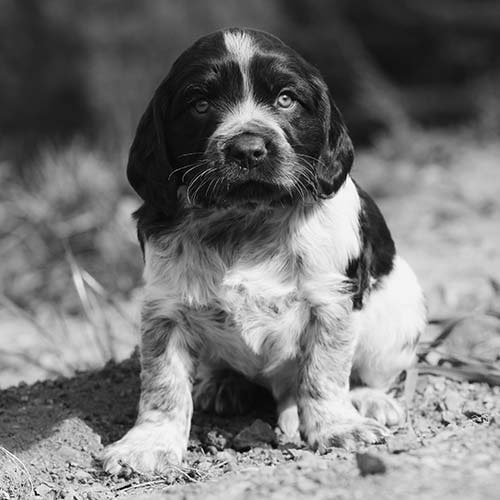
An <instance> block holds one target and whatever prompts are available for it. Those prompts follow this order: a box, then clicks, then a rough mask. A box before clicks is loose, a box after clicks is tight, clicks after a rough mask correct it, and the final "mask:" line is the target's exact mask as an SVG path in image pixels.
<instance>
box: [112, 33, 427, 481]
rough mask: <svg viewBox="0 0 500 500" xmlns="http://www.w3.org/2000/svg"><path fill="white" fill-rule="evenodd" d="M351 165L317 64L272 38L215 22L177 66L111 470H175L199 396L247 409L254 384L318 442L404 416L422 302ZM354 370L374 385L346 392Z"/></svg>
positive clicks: (146, 218) (144, 193) (148, 204)
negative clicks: (399, 387)
mask: <svg viewBox="0 0 500 500" xmlns="http://www.w3.org/2000/svg"><path fill="white" fill-rule="evenodd" d="M282 92H288V93H289V95H290V96H293V97H292V100H293V102H292V105H291V106H289V107H286V108H282V107H280V105H279V104H278V100H277V97H278V96H279V95H280V93H282ZM200 99H201V102H202V105H201V106H198V105H196V103H199V102H200ZM193 103H195V104H193ZM199 109H201V112H198V111H197V110H199ZM241 136H244V137H245V138H246V137H247V136H250V137H258V138H259V141H260V142H258V144H260V146H259V147H261V150H260V152H259V158H258V160H256V159H255V158H254V157H253V156H249V155H251V154H253V150H252V149H250V150H248V149H243V150H242V151H243V153H242V154H243V155H247V156H243V157H235V156H232V153H231V150H230V148H228V144H233V143H234V140H237V139H238V138H240V137H241ZM254 143H255V141H254V142H251V141H250V142H248V143H245V142H242V143H241V144H242V145H243V146H241V147H245V148H248V147H254V146H252V144H254ZM248 144H250V146H248ZM262 148H263V149H262ZM261 153H262V154H261ZM352 160H353V153H352V144H351V142H350V140H349V138H348V135H347V132H346V128H345V126H344V125H343V122H342V119H341V117H340V114H339V112H338V110H337V108H336V107H335V105H334V103H333V100H332V99H331V96H330V94H329V92H328V89H327V88H326V85H325V84H324V82H323V80H322V78H321V75H319V73H318V72H317V70H316V69H314V68H313V67H311V66H310V65H309V64H308V63H307V62H306V61H304V60H303V59H302V58H301V57H300V56H298V55H297V54H296V53H295V52H293V51H292V50H291V49H289V48H288V47H286V46H285V45H284V44H283V43H282V42H281V41H279V40H278V39H276V38H274V37H272V36H271V35H268V34H265V33H262V32H256V31H251V30H237V29H230V30H225V31H222V32H217V33H215V34H212V35H209V36H207V37H204V38H202V39H201V40H199V41H198V42H196V43H195V44H194V45H193V47H191V48H190V49H188V50H187V51H186V52H185V53H184V54H183V55H181V57H180V58H179V59H178V60H177V61H176V62H175V63H174V65H173V67H172V70H171V72H170V74H169V75H168V76H167V78H166V79H165V81H164V82H162V84H161V85H160V87H159V88H158V90H157V92H156V93H155V96H154V97H153V100H152V101H151V103H150V105H149V106H148V108H147V110H146V112H145V114H144V117H143V118H142V120H141V122H140V124H139V127H138V131H137V134H136V138H135V140H134V143H133V145H132V148H131V152H130V157H129V165H128V176H129V180H130V182H131V184H132V186H133V187H134V188H135V189H136V191H137V192H138V193H139V195H140V196H141V197H142V198H143V200H144V204H143V206H142V207H141V209H140V210H139V211H138V213H137V214H136V217H137V220H138V232H139V239H140V241H141V245H142V248H143V251H144V259H145V269H144V282H145V293H144V305H143V320H142V343H141V352H142V355H141V360H142V373H141V381H142V389H141V398H140V403H139V416H138V419H137V422H136V425H135V426H134V427H133V428H132V429H131V430H130V431H129V432H128V433H127V434H126V435H125V436H124V437H123V438H122V439H121V440H120V441H118V442H117V443H115V444H113V445H111V446H109V447H108V448H106V450H105V453H104V468H105V469H106V470H107V471H108V472H111V473H118V472H123V471H124V470H128V469H133V470H138V471H141V472H156V473H162V472H165V471H166V470H167V468H168V466H169V465H170V464H172V463H175V464H178V463H179V462H180V461H181V460H182V456H183V453H184V451H185V449H186V446H187V439H188V435H189V426H190V419H191V414H192V410H193V398H194V403H195V404H196V405H197V406H198V407H201V408H202V409H204V410H207V409H210V410H214V411H216V412H219V413H222V412H226V411H227V410H241V409H243V408H244V406H245V404H244V403H245V400H244V397H245V396H242V395H245V394H246V395H248V397H249V395H250V394H251V393H252V394H253V392H252V391H251V388H250V385H246V384H251V383H253V384H257V385H259V386H262V387H264V388H266V389H268V390H269V392H270V393H271V394H272V396H273V397H274V399H275V401H276V404H277V412H278V425H279V426H280V427H281V429H282V431H283V432H285V433H287V434H295V433H297V432H298V431H300V433H301V435H302V437H303V438H304V439H305V440H306V441H307V442H308V443H309V444H310V445H311V446H312V447H314V448H316V449H320V450H325V449H328V447H330V446H346V447H348V446H351V445H353V444H355V443H357V442H360V441H361V442H369V443H372V442H378V441H380V440H382V439H383V438H384V436H385V435H386V433H387V430H386V428H385V427H384V425H394V424H395V423H397V422H399V420H400V418H399V417H400V415H401V412H399V407H398V406H397V404H396V403H395V402H393V400H392V399H390V398H389V397H388V396H386V395H385V394H384V392H383V390H385V389H387V388H388V386H389V385H390V384H391V382H392V381H393V379H394V378H395V377H396V376H397V375H398V374H399V373H400V371H401V370H404V369H405V368H407V367H408V366H409V365H410V364H411V363H412V361H413V357H414V353H415V346H416V342H417V340H418V335H419V332H420V331H421V330H422V329H423V326H424V322H425V311H424V308H423V299H422V294H421V291H420V287H419V285H418V282H417V280H416V278H415V276H414V275H413V273H412V271H411V270H410V268H409V267H408V265H407V264H406V263H405V262H404V261H403V260H402V259H401V258H400V257H397V256H396V254H395V248H394V243H393V241H392V238H391V235H390V232H389V230H388V229H387V226H386V225H385V222H384V220H383V217H382V215H381V214H380V211H379V210H378V209H377V207H376V205H375V204H374V202H373V201H372V200H371V199H370V197H369V196H368V195H367V194H366V193H364V192H363V191H362V190H361V189H360V188H359V187H358V186H357V185H356V184H355V183H354V181H353V180H352V179H351V177H350V173H349V172H350V168H351V165H352ZM221 374H227V377H228V378H223V377H222V375H221ZM236 374H239V375H236ZM242 377H244V380H245V382H244V383H243V382H241V380H242ZM238 380H239V381H240V382H238ZM350 380H351V382H353V381H356V383H357V384H361V385H363V384H364V385H367V386H372V387H373V388H364V389H361V388H360V389H357V390H356V391H353V392H351V393H349V388H350ZM193 385H194V387H193ZM239 386H240V388H241V391H238V387H239ZM192 394H193V397H192ZM225 398H226V399H225ZM227 398H229V400H228V399H227ZM374 419H375V420H374Z"/></svg>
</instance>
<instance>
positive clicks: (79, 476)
mask: <svg viewBox="0 0 500 500" xmlns="http://www.w3.org/2000/svg"><path fill="white" fill-rule="evenodd" d="M73 477H74V478H75V479H76V480H77V481H79V482H80V483H86V482H87V481H90V480H91V479H92V475H91V474H89V473H88V472H87V471H85V470H83V469H78V470H76V471H75V472H74V473H73Z"/></svg>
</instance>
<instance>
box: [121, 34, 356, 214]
mask: <svg viewBox="0 0 500 500" xmlns="http://www.w3.org/2000/svg"><path fill="white" fill-rule="evenodd" d="M352 161H353V149H352V144H351V141H350V139H349V137H348V135H347V132H346V128H345V125H344V123H343V121H342V118H341V116H340V113H339V111H338V109H337V108H336V106H335V104H334V102H333V100H332V98H331V96H330V93H329V92H328V89H327V87H326V84H325V82H324V81H323V79H322V77H321V75H320V74H319V72H318V71H317V70H316V69H315V68H314V67H313V66H311V65H310V64H308V63H307V62H306V61H305V60H304V59H303V58H302V57H300V56H299V55H298V54H297V53H296V52H294V51H293V50H292V49H290V48H289V47H287V46H286V45H285V44H283V43H282V42H281V41H280V40H278V39H277V38H275V37H273V36H271V35H269V34H267V33H263V32H260V31H253V30H246V29H245V30H241V29H229V30H223V31H219V32H216V33H213V34H211V35H208V36H206V37H203V38H201V39H200V40H198V41H197V42H196V43H195V44H194V45H193V46H192V47H190V48H189V49H188V50H186V51H185V52H184V53H183V54H182V55H181V56H180V57H179V58H178V59H177V61H176V62H175V63H174V65H173V66H172V69H171V71H170V73H169V74H168V76H167V77H166V78H165V80H164V81H163V82H162V83H161V84H160V86H159V88H158V89H157V91H156V92H155V95H154V96H153V99H152V100H151V102H150V104H149V106H148V108H147V110H146V112H145V114H144V116H143V117H142V119H141V122H140V123H139V127H138V129H137V134H136V137H135V139H134V142H133V144H132V147H131V150H130V157H129V163H128V171H127V173H128V178H129V181H130V183H131V184H132V187H133V188H134V189H135V190H136V191H137V192H138V194H139V195H140V196H141V197H142V198H143V199H144V200H145V201H146V203H150V204H152V205H154V206H156V208H157V209H159V210H161V211H163V212H164V213H167V214H169V213H172V212H173V211H175V210H176V207H177V204H178V189H179V188H180V187H181V186H185V187H186V195H187V196H186V198H187V202H188V203H190V204H193V205H202V206H218V205H223V206H226V205H231V204H239V203H247V202H249V201H250V202H263V203H274V202H281V203H294V202H297V201H298V200H304V199H306V198H307V199H317V198H321V197H328V196H330V195H332V194H333V193H335V191H336V190H337V189H338V188H339V187H340V186H341V185H342V183H343V182H344V180H345V178H346V176H347V174H348V173H349V170H350V168H351V165H352Z"/></svg>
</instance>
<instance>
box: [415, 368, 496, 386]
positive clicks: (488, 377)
mask: <svg viewBox="0 0 500 500" xmlns="http://www.w3.org/2000/svg"><path fill="white" fill-rule="evenodd" d="M419 371H420V373H423V374H429V375H440V376H444V377H448V378H451V379H453V380H459V381H465V382H485V383H487V384H489V385H500V371H499V370H491V369H488V368H485V367H483V366H481V365H476V366H461V367H457V366H431V365H421V366H420V367H419Z"/></svg>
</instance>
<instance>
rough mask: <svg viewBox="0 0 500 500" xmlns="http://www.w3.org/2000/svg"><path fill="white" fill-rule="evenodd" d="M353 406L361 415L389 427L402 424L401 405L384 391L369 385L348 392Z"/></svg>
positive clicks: (403, 418)
mask: <svg viewBox="0 0 500 500" xmlns="http://www.w3.org/2000/svg"><path fill="white" fill-rule="evenodd" d="M350 396H351V401H352V404H353V405H354V407H355V408H356V409H357V410H358V411H359V413H360V414H361V415H362V416H363V417H368V418H372V419H374V420H376V421H377V422H378V423H379V424H382V425H387V426H389V427H392V426H397V425H402V424H403V423H404V421H405V412H404V410H403V408H402V407H401V405H400V404H399V403H398V402H397V401H396V400H395V399H394V398H393V397H391V396H389V395H388V394H385V393H384V392H382V391H380V390H377V389H371V388H369V387H359V388H357V389H353V390H352V391H351V392H350Z"/></svg>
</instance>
